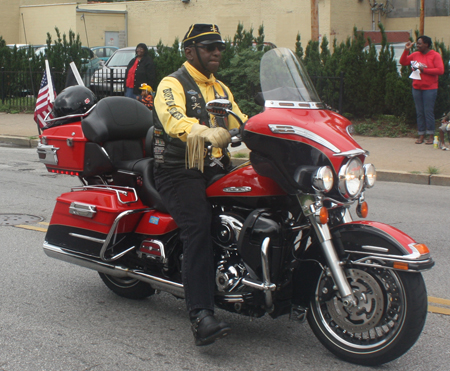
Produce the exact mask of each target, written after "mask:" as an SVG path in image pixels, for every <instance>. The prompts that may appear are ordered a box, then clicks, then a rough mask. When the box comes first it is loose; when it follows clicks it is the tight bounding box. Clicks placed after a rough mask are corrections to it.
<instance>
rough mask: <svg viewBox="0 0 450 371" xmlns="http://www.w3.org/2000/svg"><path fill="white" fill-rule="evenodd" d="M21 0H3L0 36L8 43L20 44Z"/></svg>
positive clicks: (0, 5) (1, 4)
mask: <svg viewBox="0 0 450 371" xmlns="http://www.w3.org/2000/svg"><path fill="white" fill-rule="evenodd" d="M19 4H20V0H1V2H0V9H1V11H0V36H1V37H2V38H3V40H5V41H6V43H7V44H19V26H20V24H21V23H19V20H20V12H19Z"/></svg>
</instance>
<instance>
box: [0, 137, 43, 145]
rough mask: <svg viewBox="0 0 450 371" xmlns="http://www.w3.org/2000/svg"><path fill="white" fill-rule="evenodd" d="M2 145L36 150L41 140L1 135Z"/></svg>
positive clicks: (0, 141)
mask: <svg viewBox="0 0 450 371" xmlns="http://www.w3.org/2000/svg"><path fill="white" fill-rule="evenodd" d="M0 143H6V144H12V145H15V146H19V147H27V148H34V147H37V145H38V143H39V139H32V138H29V137H19V136H13V135H0Z"/></svg>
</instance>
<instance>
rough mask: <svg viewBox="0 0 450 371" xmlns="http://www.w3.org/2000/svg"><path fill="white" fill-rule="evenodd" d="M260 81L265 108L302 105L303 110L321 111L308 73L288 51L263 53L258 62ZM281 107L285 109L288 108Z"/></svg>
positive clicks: (278, 50)
mask: <svg viewBox="0 0 450 371" xmlns="http://www.w3.org/2000/svg"><path fill="white" fill-rule="evenodd" d="M260 78H261V90H262V93H263V97H264V100H265V101H266V105H267V102H268V101H278V102H279V101H282V102H291V103H294V102H304V104H301V105H300V106H304V107H305V108H306V107H308V108H309V107H311V108H313V107H314V108H322V107H323V106H322V104H321V103H320V99H319V96H318V94H317V92H316V89H315V88H314V85H313V84H312V82H311V79H310V78H309V76H308V73H307V72H306V70H305V68H304V67H303V65H302V63H301V61H300V60H299V59H298V57H297V55H295V54H294V53H293V52H292V51H291V50H290V49H287V48H276V49H272V50H269V51H268V52H267V53H265V54H264V56H263V57H262V59H261V71H260ZM315 103H319V104H315ZM278 106H280V105H278ZM281 106H285V107H286V108H288V106H289V105H288V104H287V105H281Z"/></svg>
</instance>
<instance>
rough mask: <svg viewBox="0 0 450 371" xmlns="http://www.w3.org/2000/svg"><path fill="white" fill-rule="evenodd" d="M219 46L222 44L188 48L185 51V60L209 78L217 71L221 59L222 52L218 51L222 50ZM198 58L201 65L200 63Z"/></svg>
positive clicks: (200, 44) (199, 45) (198, 45)
mask: <svg viewBox="0 0 450 371" xmlns="http://www.w3.org/2000/svg"><path fill="white" fill-rule="evenodd" d="M221 45H223V44H221V43H214V44H202V43H198V44H197V45H196V46H193V45H192V46H189V47H187V48H186V49H185V54H186V58H187V60H188V61H189V63H190V64H192V65H193V66H194V67H195V68H196V69H197V70H199V71H200V72H201V73H202V74H203V75H205V76H206V77H209V76H210V75H211V73H216V72H217V71H218V69H219V66H220V60H221V58H222V51H221V50H219V49H220V48H222V47H221ZM196 49H197V51H196ZM197 52H198V53H197ZM199 57H200V59H201V62H202V63H200V59H199Z"/></svg>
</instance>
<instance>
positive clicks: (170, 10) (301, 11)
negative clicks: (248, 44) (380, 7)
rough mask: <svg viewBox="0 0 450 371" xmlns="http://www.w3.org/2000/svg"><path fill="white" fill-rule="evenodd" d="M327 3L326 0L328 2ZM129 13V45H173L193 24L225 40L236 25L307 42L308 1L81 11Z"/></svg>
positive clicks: (287, 42) (276, 38)
mask: <svg viewBox="0 0 450 371" xmlns="http://www.w3.org/2000/svg"><path fill="white" fill-rule="evenodd" d="M327 1H328V0H327ZM124 4H125V5H126V9H127V12H128V31H129V32H128V45H137V44H138V43H140V42H144V43H147V44H148V45H156V44H157V43H158V42H159V41H160V40H161V41H162V42H163V43H164V44H168V45H172V43H173V42H174V40H175V38H176V37H178V38H179V39H180V41H181V39H182V38H183V36H184V35H185V33H186V31H187V30H188V28H189V26H190V25H191V24H192V23H215V24H217V25H218V26H219V28H220V31H221V33H222V35H223V37H224V38H227V37H229V38H232V37H233V36H234V34H235V32H236V29H237V26H238V23H239V22H241V23H243V24H244V27H245V28H246V29H247V30H248V29H250V27H253V28H254V35H257V30H258V28H259V26H260V25H264V33H265V35H266V41H270V42H273V43H275V44H277V45H280V46H289V47H293V46H294V44H295V39H296V36H297V33H298V32H300V33H301V34H302V39H306V40H308V39H309V37H310V34H311V23H310V14H311V11H310V2H309V1H296V0H277V1H273V0H227V1H222V0H191V1H190V2H189V3H183V2H182V1H180V0H150V1H136V2H126V3H109V4H101V5H100V4H88V5H86V6H83V8H84V9H109V10H118V9H122V8H123V5H124Z"/></svg>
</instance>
